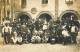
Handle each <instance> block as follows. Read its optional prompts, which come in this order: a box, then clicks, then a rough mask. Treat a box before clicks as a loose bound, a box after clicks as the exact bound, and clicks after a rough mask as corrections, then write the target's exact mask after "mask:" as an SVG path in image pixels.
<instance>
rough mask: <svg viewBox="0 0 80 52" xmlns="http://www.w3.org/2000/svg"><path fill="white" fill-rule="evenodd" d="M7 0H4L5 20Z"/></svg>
mask: <svg viewBox="0 0 80 52" xmlns="http://www.w3.org/2000/svg"><path fill="white" fill-rule="evenodd" d="M5 1H6V0H3V4H4V18H5V17H6V10H5V8H6V2H5Z"/></svg>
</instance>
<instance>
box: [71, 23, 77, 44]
mask: <svg viewBox="0 0 80 52" xmlns="http://www.w3.org/2000/svg"><path fill="white" fill-rule="evenodd" d="M77 33H78V28H77V27H76V26H75V25H74V24H72V26H71V36H72V43H76V36H77Z"/></svg>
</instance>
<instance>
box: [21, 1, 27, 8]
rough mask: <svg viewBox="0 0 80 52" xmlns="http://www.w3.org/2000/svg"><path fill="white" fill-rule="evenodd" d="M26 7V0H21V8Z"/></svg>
mask: <svg viewBox="0 0 80 52" xmlns="http://www.w3.org/2000/svg"><path fill="white" fill-rule="evenodd" d="M25 7H26V0H21V8H25Z"/></svg>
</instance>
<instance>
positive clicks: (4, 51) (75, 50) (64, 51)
mask: <svg viewBox="0 0 80 52" xmlns="http://www.w3.org/2000/svg"><path fill="white" fill-rule="evenodd" d="M0 52H80V47H78V46H76V45H65V46H64V45H62V44H54V45H51V44H23V45H4V46H2V47H1V48H0Z"/></svg>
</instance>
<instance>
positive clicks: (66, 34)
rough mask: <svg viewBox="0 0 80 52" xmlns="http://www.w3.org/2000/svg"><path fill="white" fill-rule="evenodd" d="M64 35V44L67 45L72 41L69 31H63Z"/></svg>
mask: <svg viewBox="0 0 80 52" xmlns="http://www.w3.org/2000/svg"><path fill="white" fill-rule="evenodd" d="M62 35H63V37H64V39H63V44H67V43H68V42H69V41H71V40H70V35H69V33H68V31H67V29H64V30H62Z"/></svg>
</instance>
